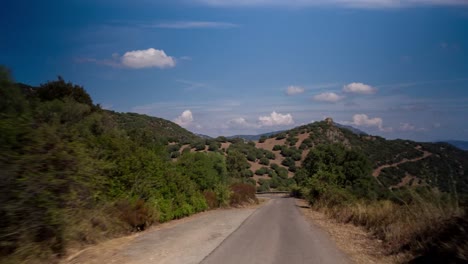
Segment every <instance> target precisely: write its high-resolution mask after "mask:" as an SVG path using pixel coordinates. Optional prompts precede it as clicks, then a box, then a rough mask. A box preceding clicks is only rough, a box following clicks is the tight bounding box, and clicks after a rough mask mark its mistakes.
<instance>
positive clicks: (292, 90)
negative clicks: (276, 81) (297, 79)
mask: <svg viewBox="0 0 468 264" xmlns="http://www.w3.org/2000/svg"><path fill="white" fill-rule="evenodd" d="M304 91H305V89H304V88H302V87H300V86H294V85H291V86H288V88H287V89H286V94H287V95H296V94H301V93H303V92H304Z"/></svg>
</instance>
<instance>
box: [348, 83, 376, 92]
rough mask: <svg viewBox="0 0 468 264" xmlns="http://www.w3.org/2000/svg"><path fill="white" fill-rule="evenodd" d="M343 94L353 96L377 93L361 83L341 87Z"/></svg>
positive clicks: (372, 88)
mask: <svg viewBox="0 0 468 264" xmlns="http://www.w3.org/2000/svg"><path fill="white" fill-rule="evenodd" d="M343 92H346V93H355V94H374V93H376V92H377V89H375V88H374V87H372V86H370V85H367V84H363V83H350V84H347V85H345V86H343Z"/></svg>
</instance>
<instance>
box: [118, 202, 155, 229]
mask: <svg viewBox="0 0 468 264" xmlns="http://www.w3.org/2000/svg"><path fill="white" fill-rule="evenodd" d="M116 207H117V209H118V210H119V211H120V219H121V220H122V221H123V222H124V223H126V224H127V225H129V226H130V228H131V229H132V230H134V231H142V230H145V229H146V227H148V226H150V225H151V224H152V223H153V222H154V220H155V214H154V212H153V211H152V210H150V208H149V207H148V206H147V205H146V204H145V201H143V200H142V199H138V200H137V201H136V202H134V203H132V202H129V201H127V200H122V201H119V202H117V203H116Z"/></svg>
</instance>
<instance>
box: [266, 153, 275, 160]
mask: <svg viewBox="0 0 468 264" xmlns="http://www.w3.org/2000/svg"><path fill="white" fill-rule="evenodd" d="M265 158H267V159H270V160H274V159H275V158H276V155H275V153H273V152H271V151H265Z"/></svg>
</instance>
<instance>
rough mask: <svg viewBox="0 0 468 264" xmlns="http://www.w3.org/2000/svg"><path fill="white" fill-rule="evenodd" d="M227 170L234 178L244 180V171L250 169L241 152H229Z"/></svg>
mask: <svg viewBox="0 0 468 264" xmlns="http://www.w3.org/2000/svg"><path fill="white" fill-rule="evenodd" d="M226 168H227V172H228V175H229V176H230V177H232V178H242V175H243V173H242V172H243V171H244V170H245V169H248V168H250V164H249V163H248V162H247V159H246V158H245V155H244V154H242V153H240V152H239V151H236V150H234V151H229V152H228V155H227V157H226Z"/></svg>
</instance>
